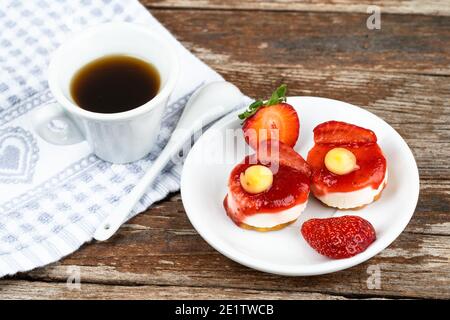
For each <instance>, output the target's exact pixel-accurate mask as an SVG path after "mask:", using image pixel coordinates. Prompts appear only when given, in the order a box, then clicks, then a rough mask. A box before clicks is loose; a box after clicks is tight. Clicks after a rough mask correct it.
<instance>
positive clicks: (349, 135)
mask: <svg viewBox="0 0 450 320" xmlns="http://www.w3.org/2000/svg"><path fill="white" fill-rule="evenodd" d="M314 142H315V143H316V144H315V145H314V147H313V148H312V149H311V150H310V151H309V153H308V158H307V161H308V164H309V165H310V167H311V169H312V176H311V191H313V193H314V194H315V195H325V194H327V193H329V192H351V191H356V190H360V189H362V188H365V187H368V186H370V187H371V188H373V189H378V187H379V186H380V184H381V183H383V181H384V177H385V174H386V166H387V164H386V158H385V157H384V155H383V152H382V151H381V149H380V147H379V146H378V144H377V137H376V135H375V133H374V132H373V131H371V130H368V129H364V128H361V127H358V126H355V125H352V124H348V123H345V122H339V121H329V122H325V123H322V124H320V125H318V126H317V127H316V128H315V129H314ZM336 147H343V148H346V149H347V150H349V151H351V152H352V153H353V154H354V155H355V157H356V164H357V165H358V166H359V169H357V170H355V171H352V172H350V173H348V174H345V175H337V174H334V173H332V172H330V171H329V170H328V169H327V168H326V166H325V161H324V160H325V156H326V154H327V153H328V151H330V150H331V149H333V148H336Z"/></svg>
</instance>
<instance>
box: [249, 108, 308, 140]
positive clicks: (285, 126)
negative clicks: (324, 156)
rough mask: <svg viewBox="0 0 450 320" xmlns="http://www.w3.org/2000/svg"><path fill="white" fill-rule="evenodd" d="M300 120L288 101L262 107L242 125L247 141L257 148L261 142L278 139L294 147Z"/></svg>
mask: <svg viewBox="0 0 450 320" xmlns="http://www.w3.org/2000/svg"><path fill="white" fill-rule="evenodd" d="M299 129H300V121H299V119H298V115H297V112H296V111H295V109H294V108H293V107H292V106H291V105H289V104H287V103H279V104H275V105H271V106H263V107H261V108H260V109H259V110H258V111H257V112H256V113H255V114H254V115H253V116H251V117H250V118H248V119H247V120H246V121H245V122H244V125H243V127H242V130H243V131H244V137H245V141H247V143H248V144H249V145H250V146H252V147H253V148H255V146H257V145H258V144H259V143H260V142H262V141H264V140H269V139H277V140H280V141H281V142H283V143H285V144H287V145H288V146H290V147H293V146H294V145H295V143H296V142H297V139H298V134H299Z"/></svg>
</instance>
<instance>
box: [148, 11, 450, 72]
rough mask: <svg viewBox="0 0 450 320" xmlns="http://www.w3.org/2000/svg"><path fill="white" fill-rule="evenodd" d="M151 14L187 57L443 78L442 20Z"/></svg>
mask: <svg viewBox="0 0 450 320" xmlns="http://www.w3.org/2000/svg"><path fill="white" fill-rule="evenodd" d="M152 13H153V14H154V15H155V17H156V18H158V19H159V20H160V21H161V22H162V23H163V24H164V25H165V26H166V27H167V28H168V29H169V30H170V31H172V32H173V33H174V34H175V35H176V37H177V38H178V39H179V40H180V41H182V42H184V43H186V44H187V45H188V47H189V48H190V49H191V50H192V51H193V52H194V53H196V54H210V59H209V61H211V60H212V58H216V59H217V60H218V61H219V60H220V61H221V62H226V63H233V62H236V61H237V62H247V63H251V64H257V65H265V64H267V65H268V66H267V68H268V69H270V68H271V67H272V66H273V67H276V66H286V67H289V68H292V69H295V68H309V69H316V70H337V71H340V70H343V69H352V70H371V71H379V72H401V73H416V74H417V73H419V74H437V75H450V46H449V45H448V44H449V43H450V19H449V18H448V17H430V16H414V17H412V16H402V15H386V16H385V17H383V22H382V27H381V30H368V29H367V27H366V18H367V17H366V15H364V14H356V13H351V14H345V15H344V14H337V13H311V12H308V13H305V12H264V11H257V12H250V11H239V12H235V11H210V10H190V11H188V12H186V11H173V10H152ZM225 21H226V29H225V28H224V22H225Z"/></svg>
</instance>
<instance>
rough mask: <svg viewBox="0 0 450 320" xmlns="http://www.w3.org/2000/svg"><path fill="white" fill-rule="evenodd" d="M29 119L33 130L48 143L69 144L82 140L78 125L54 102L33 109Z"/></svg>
mask: <svg viewBox="0 0 450 320" xmlns="http://www.w3.org/2000/svg"><path fill="white" fill-rule="evenodd" d="M30 119H31V123H32V126H33V128H34V130H35V132H36V133H37V134H38V135H39V136H40V137H41V138H42V139H44V140H45V141H47V142H48V143H51V144H56V145H70V144H75V143H78V142H81V141H83V140H84V137H83V135H82V133H81V131H80V129H79V128H78V126H77V125H76V124H75V122H74V121H73V120H72V119H71V118H70V117H69V116H68V115H67V114H66V113H65V112H64V110H63V109H62V108H61V106H60V105H59V104H58V103H56V102H54V103H49V104H46V105H44V106H42V107H38V108H36V109H34V110H33V111H32V112H31V114H30Z"/></svg>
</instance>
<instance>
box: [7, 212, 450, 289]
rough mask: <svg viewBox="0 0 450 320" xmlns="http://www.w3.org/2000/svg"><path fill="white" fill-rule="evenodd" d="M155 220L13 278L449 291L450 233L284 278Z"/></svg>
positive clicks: (412, 238) (146, 218) (406, 240)
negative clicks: (376, 281) (75, 272)
mask: <svg viewBox="0 0 450 320" xmlns="http://www.w3.org/2000/svg"><path fill="white" fill-rule="evenodd" d="M173 214H174V216H173V217H171V218H170V219H173V220H186V217H185V216H184V215H183V214H181V213H173ZM168 215H169V216H170V213H168V214H167V215H165V216H168ZM155 220H157V218H155V217H154V216H153V215H152V213H147V214H144V215H141V216H139V217H137V218H135V219H133V221H132V223H133V226H130V225H128V226H125V227H124V228H122V229H121V230H120V232H119V234H118V235H117V236H116V237H115V238H114V239H113V240H112V241H110V242H107V243H101V244H96V245H87V246H84V247H83V248H82V249H81V250H80V251H78V252H76V253H75V254H73V255H71V256H70V257H68V258H66V259H64V260H63V261H62V262H61V263H59V264H56V265H53V266H49V267H47V268H44V269H40V270H35V271H33V272H30V273H27V274H20V275H18V276H16V279H26V280H41V281H46V282H48V281H60V282H65V281H66V279H67V277H68V274H69V273H68V272H69V269H68V268H69V267H71V266H73V265H77V266H79V267H80V269H79V270H80V275H81V282H83V283H97V284H98V283H102V284H108V285H124V286H137V285H139V286H141V285H151V286H154V285H157V286H161V285H163V286H196V287H205V288H206V287H210V288H235V289H237V288H242V289H251V290H275V291H289V292H293V293H295V292H310V293H326V294H332V295H338V296H352V297H357V296H359V297H385V296H387V297H429V298H431V297H439V298H449V297H450V283H449V279H450V269H449V260H448V259H449V258H448V257H449V256H450V238H449V237H443V236H419V235H416V234H410V233H403V234H402V235H401V236H400V237H399V239H398V240H397V241H395V242H394V244H393V245H391V246H390V247H389V248H388V249H386V250H384V251H383V252H382V253H381V254H379V255H378V256H376V257H374V258H372V259H371V260H370V261H368V262H366V263H363V264H361V265H359V266H356V267H354V268H351V269H348V270H344V271H341V272H338V273H334V274H329V275H323V276H317V277H281V276H275V275H269V274H264V273H261V272H258V271H255V270H251V269H248V268H246V267H243V266H241V265H239V264H237V263H235V262H233V261H231V260H229V259H227V258H225V257H224V256H222V255H221V254H219V253H218V252H216V251H215V250H214V249H212V248H211V247H209V246H208V245H207V244H206V243H205V242H204V241H203V240H202V239H201V238H200V237H199V236H198V235H197V234H196V233H195V232H193V231H192V230H191V229H190V228H187V229H174V228H173V227H171V228H170V229H167V228H158V226H157V223H156V222H155ZM137 226H139V227H137ZM373 268H375V269H377V270H379V272H380V276H381V278H380V287H379V289H373V287H371V286H370V284H371V283H372V278H371V277H370V275H371V270H372V271H373V270H374V269H373ZM368 283H369V284H368ZM0 285H1V283H0Z"/></svg>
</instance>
